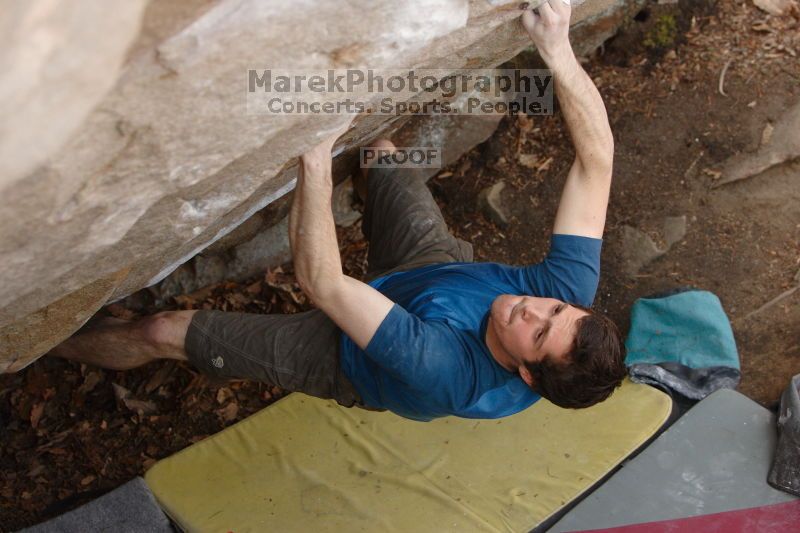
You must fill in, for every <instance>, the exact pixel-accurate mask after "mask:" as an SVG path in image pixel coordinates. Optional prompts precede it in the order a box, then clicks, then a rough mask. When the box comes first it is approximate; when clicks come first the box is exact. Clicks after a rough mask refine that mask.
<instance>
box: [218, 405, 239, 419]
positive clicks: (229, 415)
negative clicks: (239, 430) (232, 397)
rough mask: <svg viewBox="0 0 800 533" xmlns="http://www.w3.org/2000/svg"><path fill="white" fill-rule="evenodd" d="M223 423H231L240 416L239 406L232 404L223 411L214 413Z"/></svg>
mask: <svg viewBox="0 0 800 533" xmlns="http://www.w3.org/2000/svg"><path fill="white" fill-rule="evenodd" d="M214 412H215V413H216V414H217V416H218V417H219V418H220V419H221V420H222V421H223V422H230V421H231V420H234V419H235V418H236V415H238V414H239V404H237V403H236V402H231V403H229V404H228V405H226V406H225V407H223V408H222V409H217V410H216V411H214Z"/></svg>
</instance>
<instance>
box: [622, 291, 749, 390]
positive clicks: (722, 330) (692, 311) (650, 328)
mask: <svg viewBox="0 0 800 533" xmlns="http://www.w3.org/2000/svg"><path fill="white" fill-rule="evenodd" d="M625 347H626V348H627V352H628V356H627V358H626V359H625V363H626V365H628V367H629V372H630V374H631V378H632V379H633V380H634V381H639V382H645V383H651V384H660V385H663V386H666V387H668V388H671V389H673V390H675V391H677V392H679V393H681V394H683V395H684V396H687V397H689V398H693V399H700V398H704V397H705V396H706V395H708V394H710V393H711V392H713V391H715V390H717V389H719V388H722V387H725V388H735V387H736V385H737V384H738V382H739V378H740V373H739V368H740V366H739V353H738V351H737V349H736V341H735V340H734V338H733V330H732V328H731V324H730V321H729V320H728V317H727V315H726V314H725V311H724V310H723V309H722V303H721V302H720V301H719V298H717V296H716V295H714V294H712V293H710V292H708V291H701V290H684V291H682V292H678V293H673V294H670V295H667V296H663V297H651V298H640V299H639V300H637V301H636V302H635V303H634V305H633V310H632V311H631V329H630V332H629V333H628V338H627V340H626V341H625Z"/></svg>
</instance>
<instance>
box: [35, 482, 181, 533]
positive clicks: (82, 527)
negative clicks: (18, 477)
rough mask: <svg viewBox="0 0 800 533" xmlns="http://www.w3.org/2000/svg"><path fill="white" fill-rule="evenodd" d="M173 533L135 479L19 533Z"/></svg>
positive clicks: (145, 490)
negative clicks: (88, 532)
mask: <svg viewBox="0 0 800 533" xmlns="http://www.w3.org/2000/svg"><path fill="white" fill-rule="evenodd" d="M87 531H92V532H109V533H111V532H113V533H141V532H145V531H146V532H148V533H174V531H175V530H174V529H172V526H171V525H170V521H169V518H167V515H165V514H164V512H163V511H162V510H161V508H160V507H159V506H158V504H157V503H156V500H155V498H154V497H153V493H152V492H150V489H149V488H147V484H146V483H145V482H144V479H142V478H140V477H137V478H135V479H132V480H131V481H129V482H127V483H125V484H124V485H122V486H121V487H117V488H116V489H114V490H112V491H111V492H109V493H107V494H104V495H103V496H101V497H100V498H97V499H96V500H92V501H91V502H89V503H87V504H86V505H83V506H81V507H78V508H77V509H74V510H72V511H70V512H68V513H65V514H63V515H61V516H59V517H57V518H54V519H52V520H48V521H47V522H44V523H42V524H39V525H36V526H33V527H30V528H27V529H23V530H22V532H21V533H86V532H87Z"/></svg>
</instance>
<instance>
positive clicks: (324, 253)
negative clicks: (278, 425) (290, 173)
mask: <svg viewBox="0 0 800 533" xmlns="http://www.w3.org/2000/svg"><path fill="white" fill-rule="evenodd" d="M300 165H301V168H300V175H299V176H298V178H297V188H296V189H295V193H294V202H293V203H292V209H291V212H290V213H289V243H290V244H291V247H292V255H293V257H294V269H295V275H296V276H297V280H298V282H299V283H300V286H301V287H302V288H303V290H304V291H305V292H306V294H308V295H309V296H310V297H311V298H312V299H313V300H317V299H321V298H324V294H325V291H326V290H328V289H333V288H334V287H335V286H336V285H337V283H338V282H339V281H340V280H341V278H342V277H343V275H342V262H341V258H340V257H339V245H338V242H337V240H336V226H335V225H334V222H333V212H332V210H331V195H332V193H333V179H332V176H331V165H330V160H328V161H327V162H326V161H325V160H324V159H320V160H312V161H306V160H301V163H300Z"/></svg>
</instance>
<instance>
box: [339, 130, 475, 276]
mask: <svg viewBox="0 0 800 533" xmlns="http://www.w3.org/2000/svg"><path fill="white" fill-rule="evenodd" d="M373 147H375V148H380V149H383V150H390V151H392V150H394V145H393V144H392V143H391V141H389V140H387V139H380V140H378V141H376V142H375V143H374V144H373ZM354 186H355V189H356V191H357V192H358V193H359V195H361V196H362V199H364V204H365V210H364V222H363V226H362V228H363V231H364V235H365V236H366V238H367V239H368V240H369V257H368V258H367V261H368V264H369V266H368V270H369V271H368V273H367V280H370V279H374V278H376V277H379V276H383V275H386V274H388V273H391V272H399V271H405V270H411V269H413V268H419V267H422V266H426V265H431V264H437V263H452V262H470V261H472V245H471V244H469V243H468V242H465V241H462V240H461V239H458V238H456V237H454V236H453V234H452V233H450V230H449V229H448V228H447V223H446V222H445V221H444V217H443V216H442V212H441V210H440V209H439V206H438V205H436V201H435V200H434V199H433V196H432V195H431V192H430V190H429V189H428V186H427V185H426V184H425V181H424V180H423V179H421V178H420V177H419V176H418V175H416V174H415V173H414V172H413V169H406V168H371V169H362V174H361V175H360V176H359V177H358V178H357V180H356V182H355V184H354Z"/></svg>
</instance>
